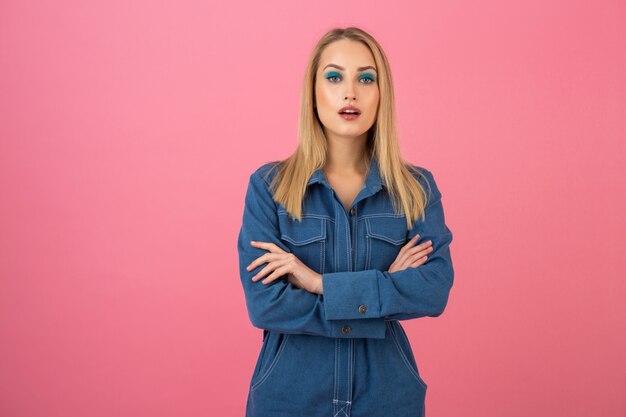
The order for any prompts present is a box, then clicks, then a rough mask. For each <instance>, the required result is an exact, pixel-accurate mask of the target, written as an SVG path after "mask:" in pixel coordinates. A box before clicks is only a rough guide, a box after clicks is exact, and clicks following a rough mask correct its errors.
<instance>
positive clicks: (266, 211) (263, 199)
mask: <svg viewBox="0 0 626 417" xmlns="http://www.w3.org/2000/svg"><path fill="white" fill-rule="evenodd" d="M252 240H254V241H259V242H272V243H275V244H276V245H277V246H278V247H280V248H281V249H283V250H285V251H287V252H289V250H288V248H287V247H286V246H285V244H284V243H283V242H282V241H281V239H280V232H279V228H278V214H277V204H276V202H275V201H274V200H273V199H272V196H271V193H270V189H269V185H268V184H267V182H266V181H265V179H264V178H263V176H262V174H261V173H260V171H259V170H258V169H257V170H256V171H255V172H254V173H253V174H252V175H251V176H250V179H249V183H248V189H247V192H246V196H245V205H244V211H243V221H242V225H241V229H240V232H239V236H238V243H237V249H238V252H239V275H240V278H241V283H242V285H243V290H244V294H245V299H246V307H247V310H248V316H249V317H250V321H251V322H252V325H253V326H254V327H257V328H259V329H265V330H271V331H276V332H280V333H301V334H310V335H319V336H327V337H341V338H377V339H382V338H384V337H385V327H386V326H385V320H384V319H382V318H379V317H372V318H369V319H363V318H362V317H358V319H359V320H351V319H349V318H346V317H337V318H336V319H329V318H328V317H326V311H327V310H326V309H325V308H324V302H325V300H324V296H323V295H320V294H314V293H311V292H309V291H306V290H304V289H302V288H298V287H296V286H294V285H293V284H292V283H291V282H289V281H288V280H287V276H286V275H284V276H282V277H280V278H279V279H276V280H274V281H272V282H271V283H269V284H263V283H262V282H261V281H257V282H253V281H252V277H253V276H254V275H256V274H257V273H258V272H260V271H261V270H262V269H263V268H264V267H265V266H267V263H264V264H261V265H259V266H257V267H256V268H255V269H254V270H252V271H248V270H247V269H246V267H247V266H248V265H249V264H250V263H252V261H254V260H255V259H256V258H258V257H260V256H261V255H263V254H265V253H267V250H265V249H261V248H256V247H254V246H252V245H251V244H250V241H252ZM346 326H348V327H346ZM346 330H349V331H346Z"/></svg>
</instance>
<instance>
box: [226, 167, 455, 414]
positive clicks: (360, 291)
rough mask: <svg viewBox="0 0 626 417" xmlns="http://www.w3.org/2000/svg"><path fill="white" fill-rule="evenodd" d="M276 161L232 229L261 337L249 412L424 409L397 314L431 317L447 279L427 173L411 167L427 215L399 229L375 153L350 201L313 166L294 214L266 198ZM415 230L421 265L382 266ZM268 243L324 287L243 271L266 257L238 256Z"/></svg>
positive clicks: (261, 175)
mask: <svg viewBox="0 0 626 417" xmlns="http://www.w3.org/2000/svg"><path fill="white" fill-rule="evenodd" d="M276 163H277V162H270V163H266V164H264V165H262V166H260V167H259V168H258V169H256V170H255V171H254V172H253V173H252V175H251V176H250V180H249V184H248V189H247V192H246V197H245V207H244V213H243V222H242V226H241V230H240V232H239V237H238V252H239V270H240V278H241V283H242V285H243V290H244V293H245V300H246V307H247V311H248V315H249V317H250V321H251V322H252V325H253V326H255V327H257V328H259V329H263V344H262V347H261V351H260V353H259V356H258V360H257V363H256V367H255V369H254V372H253V374H252V378H251V381H250V387H249V393H248V400H247V407H246V416H247V417H287V416H289V417H295V416H298V417H309V416H310V417H345V416H351V415H354V416H358V417H361V416H363V417H365V416H367V417H379V416H380V417H382V416H393V417H405V416H406V417H408V416H411V417H416V416H424V414H425V395H426V389H427V384H426V383H425V382H424V380H423V379H422V378H421V376H420V374H419V371H418V368H417V364H416V361H415V358H414V356H413V352H412V348H411V345H410V343H409V340H408V338H407V335H406V333H405V332H404V329H403V328H402V326H401V325H400V323H399V320H409V319H415V318H419V317H426V316H428V317H437V316H439V315H441V313H442V312H443V311H444V309H445V307H446V304H447V302H448V296H449V293H450V289H451V287H452V283H453V277H454V271H453V267H452V260H451V256H450V247H449V246H450V243H451V242H452V233H451V231H450V229H449V228H448V227H447V226H446V224H445V219H444V212H443V206H442V202H441V193H440V191H439V189H438V188H437V185H436V184H435V181H434V178H433V175H432V173H431V172H430V171H428V170H427V169H425V168H422V167H419V166H416V169H419V170H421V172H423V173H424V174H425V177H426V179H427V180H428V183H429V184H430V188H429V187H428V185H427V184H426V183H425V182H424V179H423V178H421V177H420V176H418V175H417V174H415V176H416V178H417V179H419V181H420V183H421V184H422V186H424V188H425V190H426V193H427V196H428V197H427V198H428V200H427V206H426V217H425V219H422V218H421V217H420V219H419V220H418V221H417V222H416V223H415V224H414V226H413V227H412V229H410V230H407V226H406V218H405V216H404V215H398V214H395V213H394V211H393V207H392V204H391V199H390V197H389V195H388V193H387V191H386V186H385V184H383V183H382V182H381V177H380V171H379V167H378V164H377V162H376V161H375V160H374V159H372V160H371V161H370V170H369V173H368V176H367V179H366V182H365V185H364V187H363V188H362V189H361V191H360V192H359V194H358V195H357V197H356V198H355V200H354V202H353V203H352V206H351V208H350V210H349V211H347V212H346V210H345V207H344V206H343V204H342V203H341V201H340V200H339V198H338V197H337V195H336V194H335V192H334V190H333V189H332V188H331V186H330V185H329V183H328V181H327V180H326V177H325V175H324V173H323V171H322V170H321V169H319V170H317V171H315V173H314V174H313V175H312V176H311V178H310V180H309V182H308V185H307V192H306V194H305V198H304V205H303V217H302V221H301V222H298V221H296V220H291V218H290V217H289V215H288V213H287V212H286V210H285V208H284V207H283V206H282V205H281V204H279V203H276V202H275V201H274V200H273V199H272V195H271V191H270V189H269V183H270V181H271V179H272V175H275V172H276V171H275V170H274V171H272V172H270V168H271V167H272V166H273V165H274V164H276ZM416 234H419V235H420V238H419V240H418V242H417V243H416V245H417V244H419V243H421V242H425V241H427V240H431V241H432V245H433V252H431V253H430V254H429V256H428V260H427V261H426V263H425V264H422V265H420V266H418V267H409V268H407V269H405V270H402V271H396V272H391V273H390V272H387V270H388V269H389V267H390V265H391V263H392V262H393V261H394V260H395V258H396V256H397V254H398V252H399V251H400V248H401V247H402V245H404V244H406V242H407V241H408V240H409V239H411V238H412V237H413V236H415V235H416ZM251 240H255V241H262V242H273V243H275V244H276V245H278V246H279V247H280V248H282V249H283V250H285V251H287V252H292V253H294V254H295V255H296V256H297V257H298V259H300V260H301V261H302V262H303V263H305V264H306V265H307V266H308V267H309V268H311V269H313V270H315V271H317V272H319V273H320V274H322V278H323V280H322V286H323V294H321V295H320V294H314V293H311V292H308V291H306V290H304V289H301V288H298V287H295V286H294V285H292V284H291V283H290V282H289V281H288V280H287V277H286V276H283V277H281V278H280V279H277V280H275V281H273V282H271V283H269V284H263V283H262V282H261V281H257V282H253V281H252V280H251V278H252V277H253V276H254V275H256V274H257V273H258V272H259V271H261V269H263V268H264V267H265V266H266V265H267V264H262V265H260V266H258V267H257V268H255V269H253V270H251V271H247V270H246V266H247V265H249V264H250V263H251V262H252V261H253V260H255V259H256V258H258V257H259V256H261V255H263V254H264V253H267V251H266V250H264V249H261V248H255V247H253V246H251V245H250V241H251Z"/></svg>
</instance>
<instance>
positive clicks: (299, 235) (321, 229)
mask: <svg viewBox="0 0 626 417" xmlns="http://www.w3.org/2000/svg"><path fill="white" fill-rule="evenodd" d="M278 219H279V225H280V233H281V235H280V238H281V240H282V241H283V242H285V244H286V245H287V247H288V248H289V251H290V252H291V253H293V254H294V255H296V256H297V257H298V259H300V260H301V261H302V262H303V263H304V264H305V265H306V266H308V267H309V268H311V269H312V270H314V271H315V272H317V273H319V274H323V273H324V272H325V264H326V260H325V254H326V219H324V218H322V217H311V216H306V215H305V216H303V217H302V221H301V222H300V221H298V220H292V219H291V218H290V217H289V215H288V214H287V213H280V215H279V216H278Z"/></svg>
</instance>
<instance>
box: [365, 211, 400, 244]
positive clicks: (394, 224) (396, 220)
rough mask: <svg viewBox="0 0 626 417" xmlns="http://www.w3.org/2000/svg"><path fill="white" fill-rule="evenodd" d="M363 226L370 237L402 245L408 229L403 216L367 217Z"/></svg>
mask: <svg viewBox="0 0 626 417" xmlns="http://www.w3.org/2000/svg"><path fill="white" fill-rule="evenodd" d="M365 227H366V230H367V236H369V237H370V238H374V239H380V240H384V241H385V242H389V243H391V244H392V245H402V244H403V243H405V242H406V237H407V232H408V231H407V228H406V218H405V217H392V216H380V217H367V218H366V219H365Z"/></svg>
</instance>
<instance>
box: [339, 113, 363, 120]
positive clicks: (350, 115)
mask: <svg viewBox="0 0 626 417" xmlns="http://www.w3.org/2000/svg"><path fill="white" fill-rule="evenodd" d="M339 116H341V118H342V119H344V120H354V119H356V118H357V117H359V114H356V113H339Z"/></svg>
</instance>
